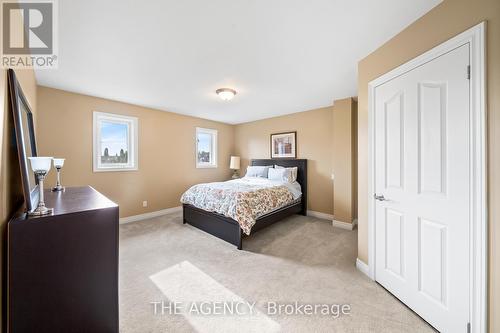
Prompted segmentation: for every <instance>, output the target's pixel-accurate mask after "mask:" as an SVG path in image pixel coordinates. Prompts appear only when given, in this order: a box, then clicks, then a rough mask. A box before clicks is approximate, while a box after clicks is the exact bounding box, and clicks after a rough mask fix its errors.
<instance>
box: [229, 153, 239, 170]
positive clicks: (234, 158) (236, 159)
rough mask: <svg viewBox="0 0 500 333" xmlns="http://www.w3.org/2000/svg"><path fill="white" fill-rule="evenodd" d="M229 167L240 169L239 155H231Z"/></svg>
mask: <svg viewBox="0 0 500 333" xmlns="http://www.w3.org/2000/svg"><path fill="white" fill-rule="evenodd" d="M229 169H233V170H239V169H240V157H239V156H231V162H230V163H229Z"/></svg>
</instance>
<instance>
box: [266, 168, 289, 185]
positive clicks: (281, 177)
mask: <svg viewBox="0 0 500 333" xmlns="http://www.w3.org/2000/svg"><path fill="white" fill-rule="evenodd" d="M289 177H290V171H289V170H287V169H285V168H281V169H272V168H271V169H269V172H268V174H267V178H269V180H278V181H281V182H287V181H288V179H289Z"/></svg>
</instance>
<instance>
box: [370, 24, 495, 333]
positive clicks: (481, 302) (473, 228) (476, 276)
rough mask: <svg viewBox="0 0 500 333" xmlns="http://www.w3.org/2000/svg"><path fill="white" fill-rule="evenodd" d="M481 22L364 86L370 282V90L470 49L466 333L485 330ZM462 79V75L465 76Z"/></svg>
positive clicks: (372, 103)
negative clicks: (468, 246) (447, 56)
mask: <svg viewBox="0 0 500 333" xmlns="http://www.w3.org/2000/svg"><path fill="white" fill-rule="evenodd" d="M485 33H486V22H481V23H479V24H478V25H476V26H474V27H472V28H470V29H468V30H466V31H464V32H463V33H461V34H459V35H457V36H455V37H453V38H451V39H449V40H447V41H446V42H444V43H442V44H440V45H438V46H436V47H434V48H433V49H431V50H429V51H427V52H425V53H424V54H422V55H420V56H418V57H416V58H414V59H412V60H410V61H409V62H407V63H405V64H403V65H401V66H399V67H397V68H395V69H393V70H391V71H390V72H388V73H386V74H384V75H382V76H380V77H378V78H377V79H375V80H373V81H371V82H370V83H369V84H368V137H369V140H370V143H369V148H368V150H369V155H368V165H369V174H368V276H369V277H370V278H371V279H372V280H374V281H375V278H376V276H375V241H376V240H375V201H374V199H373V195H374V193H375V192H374V190H375V156H374V152H375V127H374V125H375V117H374V108H375V88H376V87H377V86H380V85H381V84H383V83H386V82H387V81H390V80H392V79H394V78H396V77H398V76H400V75H403V74H405V73H407V72H409V71H411V70H412V69H415V68H417V67H419V66H422V65H424V64H425V63H427V62H430V61H431V60H433V59H435V58H437V57H439V56H442V55H444V54H446V53H448V52H450V51H451V50H454V49H456V48H458V47H460V46H462V45H465V44H469V45H470V54H469V56H470V105H469V107H470V133H471V136H470V138H471V140H470V145H469V153H470V170H471V175H470V179H469V184H470V189H471V192H470V195H469V198H470V200H469V202H470V216H469V230H470V232H469V240H470V244H471V246H470V253H469V257H470V258H469V259H470V267H471V269H470V272H469V277H470V279H469V281H470V290H469V299H470V307H469V322H470V328H471V330H470V332H486V329H487V315H488V314H487V310H488V309H487V300H488V297H487V292H488V290H487V287H488V284H487V282H488V281H487V276H488V275H487V274H488V266H487V265H488V254H487V246H488V225H487V218H488V217H487V192H486V190H487V183H486V176H487V175H486V166H487V164H486V163H487V160H486V158H487V157H486V97H485V94H486V72H485V66H486V52H485V51H486V50H485V46H486V44H485ZM465 75H467V71H466V69H464V76H465Z"/></svg>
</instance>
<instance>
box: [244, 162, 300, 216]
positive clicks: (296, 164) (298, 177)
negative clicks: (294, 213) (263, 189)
mask: <svg viewBox="0 0 500 333" xmlns="http://www.w3.org/2000/svg"><path fill="white" fill-rule="evenodd" d="M250 165H255V166H265V165H272V166H274V165H279V166H283V167H286V168H291V167H297V169H298V170H297V182H298V183H299V184H300V187H301V190H302V214H303V215H306V214H307V160H306V159H257V160H251V162H250Z"/></svg>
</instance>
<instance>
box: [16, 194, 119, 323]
mask: <svg viewBox="0 0 500 333" xmlns="http://www.w3.org/2000/svg"><path fill="white" fill-rule="evenodd" d="M45 202H46V206H47V207H51V208H54V214H53V215H50V216H44V217H26V215H25V214H21V215H19V216H17V217H15V218H13V219H12V220H10V221H9V224H8V231H7V238H8V245H7V246H8V264H7V265H8V266H7V285H8V296H7V303H8V304H7V305H8V309H7V317H8V318H7V320H8V323H7V325H8V331H9V332H118V205H116V204H115V203H114V202H112V201H111V200H109V199H108V198H106V197H105V196H103V195H102V194H100V193H99V192H97V191H96V190H94V189H93V188H92V187H90V186H87V187H71V188H66V190H65V191H64V192H51V191H46V192H45Z"/></svg>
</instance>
